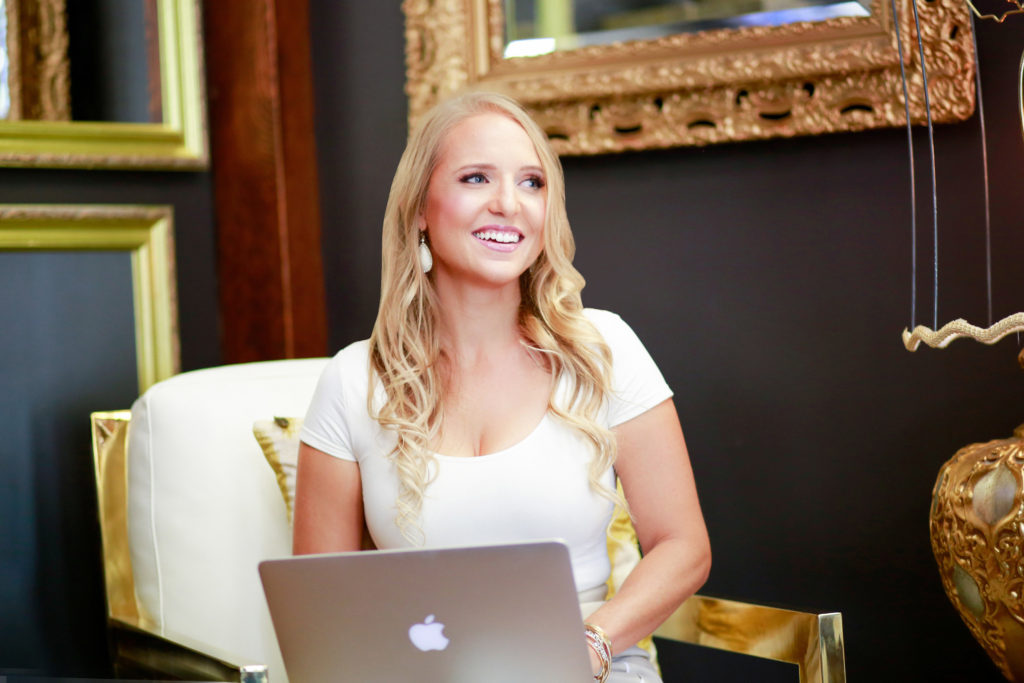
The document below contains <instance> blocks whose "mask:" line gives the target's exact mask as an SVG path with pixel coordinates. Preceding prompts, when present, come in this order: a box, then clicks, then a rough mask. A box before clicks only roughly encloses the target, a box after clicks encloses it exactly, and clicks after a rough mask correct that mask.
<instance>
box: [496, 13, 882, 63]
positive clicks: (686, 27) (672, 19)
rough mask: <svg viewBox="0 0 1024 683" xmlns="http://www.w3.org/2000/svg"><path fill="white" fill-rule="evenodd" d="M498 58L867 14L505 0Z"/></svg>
mask: <svg viewBox="0 0 1024 683" xmlns="http://www.w3.org/2000/svg"><path fill="white" fill-rule="evenodd" d="M504 13H505V48H504V51H503V53H502V56H503V57H505V58H509V57H530V56H535V55H538V54H547V53H548V52H553V51H555V50H575V49H577V48H580V47H587V46H589V45H610V44H612V43H617V42H627V41H633V40H652V39H655V38H664V37H666V36H671V35H675V34H677V33H698V32H700V31H708V30H712V29H720V28H741V27H743V26H781V25H783V24H792V23H795V22H798V21H822V20H824V19H831V18H833V17H862V16H867V15H868V14H870V13H871V6H870V3H869V2H868V0H687V1H686V2H671V3H669V2H665V0H539V1H538V0H526V1H525V2H524V0H504Z"/></svg>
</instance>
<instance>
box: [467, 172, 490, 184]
mask: <svg viewBox="0 0 1024 683" xmlns="http://www.w3.org/2000/svg"><path fill="white" fill-rule="evenodd" d="M460 180H461V181H462V182H464V183H469V184H471V185H479V184H480V183H482V182H485V181H486V180H487V178H485V177H484V174H483V173H470V174H468V175H464V176H462V178H460Z"/></svg>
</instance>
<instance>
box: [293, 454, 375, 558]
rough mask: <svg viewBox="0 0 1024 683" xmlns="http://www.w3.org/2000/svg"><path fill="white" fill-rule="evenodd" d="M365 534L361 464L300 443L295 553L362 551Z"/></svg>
mask: <svg viewBox="0 0 1024 683" xmlns="http://www.w3.org/2000/svg"><path fill="white" fill-rule="evenodd" d="M362 533H363V486H362V482H361V480H360V479H359V463H357V462H352V461H349V460H342V459H341V458H335V457H333V456H330V455H328V454H326V453H324V452H323V451H320V450H317V449H315V448H313V447H312V446H309V445H307V444H305V443H300V444H299V464H298V470H297V472H296V476H295V524H294V536H293V539H292V552H293V553H294V554H296V555H307V554H311V553H328V552H341V551H347V550H359V548H360V543H361V540H362Z"/></svg>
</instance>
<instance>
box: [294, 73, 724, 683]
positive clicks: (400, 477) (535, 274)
mask: <svg viewBox="0 0 1024 683" xmlns="http://www.w3.org/2000/svg"><path fill="white" fill-rule="evenodd" d="M573 252H574V245H573V238H572V234H571V232H570V230H569V223H568V219H567V217H566V213H565V200H564V182H563V176H562V170H561V165H560V163H559V161H558V158H557V157H556V156H555V154H554V153H553V152H552V150H551V149H550V147H549V146H548V143H547V139H546V137H545V135H544V133H543V132H542V131H541V130H540V128H539V127H538V126H537V125H536V124H535V123H534V122H533V121H532V120H531V119H530V118H529V116H528V115H527V114H526V113H525V112H524V111H523V110H522V109H521V108H520V107H519V106H518V105H517V104H516V103H515V102H513V101H512V100H510V99H508V98H506V97H503V96H499V95H495V94H487V93H470V94H466V95H463V96H461V97H458V98H455V99H453V100H450V101H448V102H446V103H443V104H441V105H439V106H438V107H437V108H435V109H434V110H433V111H432V112H430V113H429V114H428V115H427V116H426V117H425V119H424V121H423V122H422V124H421V125H420V127H419V128H418V129H417V131H416V132H415V133H414V135H413V136H412V138H411V139H410V141H409V144H408V146H407V148H406V150H405V153H404V154H403V156H402V159H401V161H400V162H399V165H398V170H397V172H396V174H395V178H394V182H393V184H392V187H391V193H390V196H389V198H388V206H387V211H386V213H385V217H384V233H383V273H382V287H381V289H382V291H381V302H380V308H379V311H378V316H377V322H376V325H375V326H374V329H373V334H372V336H371V337H370V339H369V340H366V341H362V342H357V343H355V344H353V345H351V346H349V347H347V348H346V349H343V350H342V351H341V352H339V353H338V355H337V356H335V358H334V359H333V360H332V362H331V364H330V365H329V367H328V368H327V370H326V371H325V373H324V375H323V377H322V378H321V380H320V384H319V386H318V388H317V392H316V395H315V397H314V399H313V403H312V405H311V407H310V411H309V414H308V415H307V418H306V421H305V425H304V428H303V431H302V433H301V440H302V446H301V449H300V453H299V470H298V471H299V474H298V484H297V496H296V510H295V536H294V550H295V552H296V553H297V554H299V553H316V552H331V551H344V550H354V549H358V548H359V547H360V543H361V534H362V530H363V523H364V514H365V522H366V525H367V528H368V529H369V531H370V534H371V536H372V539H373V541H374V543H375V545H376V546H377V547H378V548H392V547H401V546H409V545H427V546H448V545H469V544H476V543H482V544H487V543H496V542H505V541H508V542H513V541H522V540H528V539H547V538H553V537H557V538H563V539H565V540H566V541H567V542H568V545H569V547H570V556H571V558H572V564H573V573H574V577H575V579H576V584H577V589H578V590H579V591H580V595H581V600H585V601H586V600H594V599H597V600H598V601H599V602H598V603H597V604H598V605H599V606H598V607H597V609H596V611H593V612H592V613H590V614H589V616H586V615H585V616H586V622H587V626H586V629H585V633H586V639H587V643H588V645H589V646H590V655H591V663H592V665H593V668H594V673H595V678H596V679H598V680H604V678H603V677H604V676H607V674H608V668H609V667H608V662H607V661H605V660H606V655H607V654H608V650H610V652H611V654H612V655H613V656H614V662H613V663H612V665H611V669H612V671H613V673H612V677H611V678H610V679H609V680H612V681H614V680H617V679H616V675H617V674H616V673H615V672H616V671H631V672H632V673H631V674H624V676H625V677H624V678H621V679H618V680H645V681H656V680H657V677H656V674H655V673H654V671H653V669H652V667H651V666H650V664H649V663H648V662H647V661H646V659H645V658H644V657H643V655H642V654H641V651H640V650H638V649H637V648H635V647H633V645H634V643H636V642H637V641H638V640H639V639H641V638H643V637H644V636H646V635H648V634H649V633H650V632H651V631H653V630H654V629H655V628H656V627H657V626H658V624H659V623H660V622H661V621H662V620H663V619H664V618H665V617H667V616H668V615H669V614H670V613H671V612H672V611H673V610H674V609H675V608H676V607H677V606H678V605H679V604H680V603H681V602H682V601H683V600H684V599H685V598H686V597H688V596H689V595H691V594H692V593H694V592H695V591H696V590H697V589H698V588H699V587H700V586H701V585H702V584H703V582H704V580H705V579H706V577H707V573H708V569H709V567H710V548H709V545H708V539H707V533H706V530H705V527H704V521H703V517H702V515H701V511H700V506H699V503H698V500H697V493H696V488H695V485H694V481H693V475H692V472H691V469H690V464H689V458H688V455H687V452H686V446H685V443H684V440H683V434H682V430H681V428H680V426H679V420H678V418H677V416H676V412H675V408H674V405H673V403H672V399H671V391H670V390H669V389H668V387H667V386H666V385H665V383H664V380H663V379H662V377H661V374H660V373H659V372H658V370H657V368H656V367H655V366H654V363H653V361H652V360H651V359H650V356H649V355H648V354H647V352H646V350H644V348H643V345H642V344H641V343H640V342H639V340H638V339H637V338H636V336H635V335H634V334H633V333H632V331H631V330H630V329H629V328H628V326H626V325H625V323H623V322H622V321H621V319H619V318H618V317H617V316H615V315H614V314H611V313H607V312H604V311H592V310H584V309H583V307H582V304H581V301H580V290H581V289H582V288H583V284H584V283H583V278H582V277H581V276H580V275H579V273H578V272H577V271H576V270H575V269H574V268H573V266H572V256H573ZM613 466H614V469H613ZM616 475H617V476H618V478H619V480H620V482H621V484H622V488H623V492H624V494H625V502H626V503H628V508H629V510H630V513H631V515H632V517H633V520H634V524H635V527H636V530H637V534H638V537H639V540H640V544H641V547H642V549H643V551H644V557H643V559H642V560H641V561H640V563H639V564H638V565H637V567H636V568H635V569H634V570H633V572H632V573H631V574H630V576H629V578H628V579H627V580H626V581H625V583H624V585H623V586H622V587H621V589H620V590H619V592H618V593H617V594H616V595H615V596H614V598H612V599H611V600H608V601H607V602H603V603H602V602H600V600H601V599H602V598H603V597H604V584H605V581H606V579H607V577H608V572H609V562H608V557H607V551H606V547H605V534H606V529H607V526H608V522H609V520H610V517H611V514H612V508H613V502H614V501H616V500H617V494H616V492H615V477H616ZM637 673H640V674H642V676H643V677H642V678H640V679H638V678H637V675H636V674H637Z"/></svg>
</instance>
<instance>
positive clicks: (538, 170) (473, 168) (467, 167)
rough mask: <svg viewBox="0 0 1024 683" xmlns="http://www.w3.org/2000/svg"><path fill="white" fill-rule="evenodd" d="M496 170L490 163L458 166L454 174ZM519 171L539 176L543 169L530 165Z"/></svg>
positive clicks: (495, 166)
mask: <svg viewBox="0 0 1024 683" xmlns="http://www.w3.org/2000/svg"><path fill="white" fill-rule="evenodd" d="M497 168H498V167H497V165H495V164H490V163H479V164H463V165H462V166H459V167H458V168H456V169H455V172H456V173H462V172H463V171H494V170H497ZM519 171H520V172H522V171H529V172H533V173H540V174H543V173H544V169H543V168H541V167H540V166H536V165H532V164H531V165H528V166H523V167H522V168H520V169H519Z"/></svg>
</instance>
